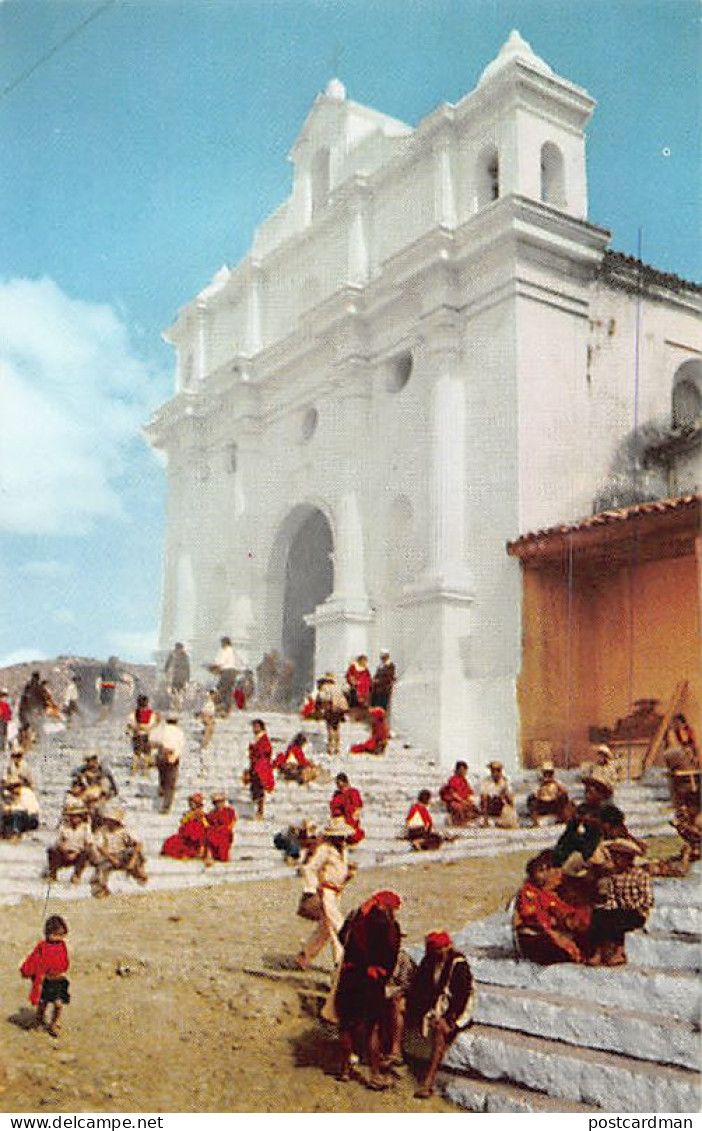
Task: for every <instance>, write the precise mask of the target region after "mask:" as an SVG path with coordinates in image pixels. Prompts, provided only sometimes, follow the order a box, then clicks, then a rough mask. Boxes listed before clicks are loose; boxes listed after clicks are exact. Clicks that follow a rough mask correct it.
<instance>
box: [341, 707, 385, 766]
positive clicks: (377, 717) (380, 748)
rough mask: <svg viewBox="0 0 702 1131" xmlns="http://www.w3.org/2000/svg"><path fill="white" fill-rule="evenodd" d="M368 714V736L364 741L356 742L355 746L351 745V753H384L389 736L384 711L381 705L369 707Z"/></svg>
mask: <svg viewBox="0 0 702 1131" xmlns="http://www.w3.org/2000/svg"><path fill="white" fill-rule="evenodd" d="M368 714H369V715H370V724H371V732H370V738H368V739H367V740H366V741H365V742H357V743H356V744H355V746H352V747H351V753H352V754H384V753H385V747H386V746H387V744H388V739H389V737H390V731H389V729H388V723H387V717H386V714H385V711H384V710H383V708H382V707H371V709H370V711H369V712H368Z"/></svg>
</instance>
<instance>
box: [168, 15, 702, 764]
mask: <svg viewBox="0 0 702 1131" xmlns="http://www.w3.org/2000/svg"><path fill="white" fill-rule="evenodd" d="M593 108H594V102H593V100H592V99H591V98H590V96H589V95H588V94H587V93H586V92H585V91H584V90H582V89H581V88H579V87H578V86H576V85H574V84H573V83H572V82H569V81H567V80H565V79H562V78H560V77H558V76H557V75H555V74H554V73H553V72H552V70H551V69H550V68H549V66H548V65H547V64H546V63H544V62H543V61H542V60H540V59H539V58H538V57H537V56H536V55H535V54H534V53H533V52H532V50H531V48H530V47H529V46H528V44H526V43H525V42H524V41H523V40H522V39H521V37H519V35H518V34H517V33H513V34H512V36H511V37H510V39H509V40H508V42H507V43H506V44H505V46H504V47H503V49H502V51H501V52H500V54H499V55H498V57H497V58H496V59H495V60H494V61H493V62H492V63H491V64H490V65H489V66H488V67H487V68H486V70H485V71H484V72H483V75H482V77H481V79H480V81H479V82H478V84H477V86H476V88H475V89H474V90H473V91H472V92H470V93H469V94H467V95H466V96H465V97H464V98H463V99H462V100H461V101H460V102H459V103H458V104H456V105H447V104H444V105H441V106H439V107H438V108H437V109H436V110H435V111H433V112H432V113H431V114H429V115H428V117H426V118H425V119H423V120H422V121H421V122H420V123H419V124H418V125H417V126H416V127H414V128H411V127H409V126H407V125H405V124H404V123H402V122H400V121H397V120H395V119H392V118H389V117H386V116H385V115H383V114H381V113H378V112H376V111H375V110H371V109H368V108H366V107H364V106H360V105H358V104H356V103H354V102H352V101H350V100H349V99H348V98H347V97H346V92H345V90H344V88H343V86H342V85H341V84H340V83H339V82H338V81H333V82H331V83H330V84H329V86H328V88H327V90H326V92H325V93H324V94H322V95H320V96H319V97H318V98H317V99H316V100H315V102H314V105H313V106H312V109H311V111H310V113H309V116H308V118H307V120H306V122H305V123H304V126H303V128H302V131H301V133H300V135H299V137H298V139H297V141H296V142H295V144H294V145H293V148H292V151H291V155H290V156H291V160H292V164H293V185H292V191H291V195H290V196H289V198H288V199H287V200H286V201H285V202H284V203H283V205H282V206H281V207H280V208H279V209H278V211H277V212H275V213H274V214H273V215H272V216H271V217H270V218H269V219H268V220H266V221H265V222H264V223H263V224H262V226H261V227H260V228H259V229H258V230H257V231H256V233H255V235H254V238H253V242H252V245H251V249H250V252H249V254H248V255H247V256H246V258H245V259H244V260H243V261H242V262H241V263H240V264H239V265H238V266H237V267H235V268H233V269H229V268H226V267H223V268H222V269H221V270H220V271H219V272H218V274H217V275H216V276H215V277H214V279H213V280H212V282H211V283H210V285H209V286H207V287H206V288H205V289H204V290H203V291H202V292H201V293H200V294H199V295H197V296H196V297H195V298H194V299H193V301H192V302H191V303H189V304H188V305H187V306H186V307H184V308H183V309H181V311H180V312H179V314H178V317H177V320H176V321H175V323H174V325H173V326H172V327H171V328H170V329H169V330H168V332H167V334H166V337H167V340H168V341H169V342H170V343H172V345H173V347H174V349H175V351H176V353H177V377H176V391H175V395H174V396H173V398H172V399H171V400H170V401H169V402H168V403H167V404H166V405H164V406H163V407H162V408H161V409H160V410H159V412H158V413H157V414H156V416H155V417H154V419H153V420H152V422H151V423H150V424H149V426H148V428H147V435H148V437H149V440H150V442H151V443H152V444H153V445H154V446H156V447H157V448H159V449H161V450H163V451H164V452H165V453H166V456H167V461H168V483H169V495H168V513H167V534H166V549H165V581H164V598H163V611H162V623H161V636H160V645H161V648H162V649H163V650H164V651H167V650H168V649H170V647H171V646H172V644H173V642H174V641H175V640H182V641H184V642H185V643H186V645H187V646H188V647H189V649H190V650H191V652H192V654H193V656H194V658H195V659H196V660H197V661H200V662H206V661H208V660H210V659H211V658H212V656H213V654H214V651H215V650H216V647H217V644H218V639H219V637H220V635H222V634H224V633H226V634H228V635H229V636H231V638H232V640H233V642H234V644H235V646H236V648H237V649H238V650H239V651H240V652H242V653H244V654H245V655H246V658H247V660H248V662H249V664H250V665H251V666H255V665H256V664H257V663H258V662H259V661H260V659H261V658H262V656H263V655H264V654H265V653H266V652H270V651H273V650H276V651H278V652H279V653H281V654H285V655H287V656H288V657H289V658H290V659H291V660H292V661H293V662H294V663H295V665H296V672H297V681H298V688H299V689H300V690H301V689H302V686H303V684H304V685H306V686H311V681H312V677H313V675H314V674H315V673H317V674H319V673H321V672H322V671H325V670H327V669H329V668H331V669H333V670H335V671H336V672H337V673H343V672H344V671H345V669H346V666H347V664H348V661H349V660H350V658H351V657H352V656H355V655H356V654H358V653H360V652H366V653H367V654H368V656H369V659H370V663H371V667H373V666H374V664H375V661H376V659H377V655H378V653H379V651H380V649H381V648H387V649H389V650H390V652H391V653H392V656H393V659H394V660H395V662H396V664H397V668H398V673H399V677H400V678H399V682H398V685H397V688H396V693H395V699H394V708H393V726H394V727H395V729H397V730H399V731H401V732H402V733H405V734H407V736H408V737H409V738H410V739H411V740H412V741H413V742H416V743H418V744H421V745H423V746H425V747H427V748H429V749H432V750H435V751H437V752H439V753H440V755H441V758H442V760H443V761H444V762H446V763H447V764H448V763H451V762H452V761H454V760H455V759H456V758H457V757H467V758H468V759H469V760H471V759H473V760H478V759H479V761H480V762H481V763H482V762H484V761H487V759H488V758H489V757H501V758H502V759H503V760H504V761H505V763H506V764H507V765H512V766H514V765H515V763H516V762H517V761H518V759H519V744H520V739H519V718H518V708H517V696H516V681H517V678H518V675H519V671H520V657H521V649H522V612H521V583H520V573H519V565H518V563H517V562H516V561H515V560H514V559H513V558H510V557H509V556H508V555H507V553H506V550H505V547H506V544H507V543H508V542H509V541H511V540H513V539H515V538H517V537H518V536H519V535H520V534H523V533H526V532H528V531H532V530H537V529H539V528H544V527H549V526H552V525H553V524H555V523H559V522H568V521H572V520H576V519H579V518H581V517H583V516H587V515H589V514H591V513H592V510H593V500H594V499H595V498H596V497H597V496H598V494H600V493H601V492H602V491H603V490H604V489H605V487H606V486H607V484H608V483H610V482H611V480H612V475H613V473H614V472H615V471H616V469H617V459H618V458H619V457H620V455H621V451H622V444H623V443H624V442H625V441H626V437H627V436H628V435H629V434H630V433H631V432H632V429H633V428H634V426H635V424H636V423H637V422H638V423H641V422H644V421H652V422H654V423H656V424H660V425H661V426H662V427H663V428H664V426H665V424H666V422H670V420H671V413H673V414H674V412H675V404H677V405H678V412H679V413H680V412H683V410H684V411H685V412H687V413H688V415H690V414H691V419H693V421H696V420H697V417H698V416H699V415H700V412H699V409H700V405H702V365H701V361H700V359H701V358H702V328H701V324H700V313H701V310H702V301H701V294H700V288H698V287H696V286H694V285H692V284H687V283H685V282H684V281H682V280H679V279H677V278H673V277H669V276H663V275H661V274H660V273H658V272H655V271H651V270H647V271H646V273H645V276H644V274H643V268H642V265H640V264H638V263H637V262H634V261H631V260H627V259H626V258H625V257H624V256H621V255H618V254H617V253H614V252H612V251H610V250H609V248H608V242H609V233H608V232H607V231H606V230H604V229H603V228H600V227H597V226H595V225H593V224H592V223H590V222H589V220H588V204H587V178H586V150H585V144H586V139H585V132H584V131H585V127H586V124H587V121H588V119H589V117H590V115H591V113H592V111H593ZM635 384H636V398H637V399H636V406H635V401H634V398H635ZM681 405H682V406H683V408H681V407H680V406H681ZM685 406H687V407H685ZM667 474H668V475H669V476H673V478H674V480H675V481H674V482H672V481H671V482H669V484H668V490H669V492H671V493H683V492H686V491H694V490H697V489H698V488H699V484H700V478H701V473H700V462H699V451H698V450H697V449H695V450H693V451H692V454H689V453H687V454H686V453H685V452H683V453H682V454H680V453H678V454H677V455H676V458H675V460H674V461H673V463H671V465H670V467H669V468H668V472H667Z"/></svg>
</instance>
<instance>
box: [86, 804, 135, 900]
mask: <svg viewBox="0 0 702 1131" xmlns="http://www.w3.org/2000/svg"><path fill="white" fill-rule="evenodd" d="M95 850H96V855H97V861H96V864H95V871H94V873H93V876H92V879H91V881H90V888H91V891H92V893H93V895H94V896H95V897H96V899H104V897H105V896H107V895H109V894H110V889H109V887H108V881H109V878H110V876H111V875H112V873H113V872H126V874H127V875H128V876H131V877H132V878H133V879H135V880H136V881H137V883H139V884H145V883H146V882H147V879H148V877H147V875H146V861H145V860H144V853H143V851H142V847H141V844H140V843H139V841H137V840H135V839H134V837H133V836H131V834H130V833H128V832H127V830H126V829H125V827H124V809H120V808H119V806H117V805H109V806H106V807H105V809H104V810H103V812H102V813H101V815H100V825H99V828H98V831H97V834H96V837H95Z"/></svg>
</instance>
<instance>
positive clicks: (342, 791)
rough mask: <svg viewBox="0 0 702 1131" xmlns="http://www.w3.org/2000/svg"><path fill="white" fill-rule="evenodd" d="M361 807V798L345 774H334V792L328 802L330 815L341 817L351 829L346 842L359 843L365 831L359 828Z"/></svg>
mask: <svg viewBox="0 0 702 1131" xmlns="http://www.w3.org/2000/svg"><path fill="white" fill-rule="evenodd" d="M362 808H363V799H362V797H361V795H360V793H359V792H358V790H357V789H354V787H353V786H352V785H351V784H350V782H349V779H348V777H347V775H346V774H337V775H336V792H335V793H334V794H333V796H332V799H331V801H330V802H329V809H330V810H331V815H332V817H343V818H344V820H345V821H346V824H347V825H348V826H349V827H350V828H352V829H353V833H352V835H351V836H350V837H349V838H348V841H347V843H348V844H360V842H361V841H362V840H363V839H364V837H365V835H366V834H365V833H364V831H363V829H362V828H361V821H360V816H359V815H360V812H361V809H362Z"/></svg>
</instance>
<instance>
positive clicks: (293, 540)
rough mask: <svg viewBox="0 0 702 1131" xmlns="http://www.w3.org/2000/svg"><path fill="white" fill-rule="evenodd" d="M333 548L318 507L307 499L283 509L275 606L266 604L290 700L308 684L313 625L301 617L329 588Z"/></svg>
mask: <svg viewBox="0 0 702 1131" xmlns="http://www.w3.org/2000/svg"><path fill="white" fill-rule="evenodd" d="M333 549H334V539H333V534H332V529H331V525H330V523H329V519H328V518H327V516H326V515H325V514H324V512H323V511H322V510H320V508H319V507H316V506H313V505H312V504H308V503H305V504H300V505H299V506H297V507H295V508H294V509H293V510H292V511H291V512H290V514H288V516H287V518H286V519H285V520H284V522H283V523H282V525H281V527H280V530H279V532H278V536H277V538H276V540H275V544H274V547H273V554H272V559H271V570H270V582H271V589H270V595H271V598H272V600H273V603H274V604H275V605H277V610H276V609H274V608H271V613H273V618H272V621H273V623H272V627H273V629H274V636H273V640H274V643H273V647H274V648H276V650H277V651H279V652H280V653H281V654H282V655H283V656H284V657H285V658H286V659H287V660H289V661H290V663H291V664H292V665H293V677H292V693H293V696H294V698H295V699H298V698H300V697H301V696H302V694H303V692H304V691H305V690H307V689H308V688H310V687H311V686H312V680H313V678H314V669H315V629H314V628H313V627H312V626H311V625H308V624H307V623H306V621H305V617H306V616H307V615H308V614H309V613H312V612H314V610H315V609H316V608H317V606H318V605H321V604H323V602H324V601H326V599H327V598H328V597H329V596H330V594H331V592H332V590H333V588H334V565H333ZM276 612H277V615H275V614H276ZM276 639H277V643H276V642H275V641H276Z"/></svg>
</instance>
